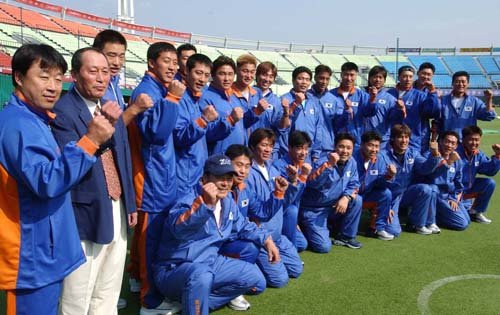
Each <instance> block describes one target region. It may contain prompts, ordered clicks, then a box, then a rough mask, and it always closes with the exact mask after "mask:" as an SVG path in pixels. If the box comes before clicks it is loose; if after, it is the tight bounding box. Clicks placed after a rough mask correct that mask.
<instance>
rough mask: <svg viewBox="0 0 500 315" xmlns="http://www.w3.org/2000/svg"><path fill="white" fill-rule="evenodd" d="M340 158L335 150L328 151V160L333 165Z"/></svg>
mask: <svg viewBox="0 0 500 315" xmlns="http://www.w3.org/2000/svg"><path fill="white" fill-rule="evenodd" d="M339 160H340V156H339V155H338V153H337V152H330V153H329V154H328V162H329V163H330V164H331V165H332V166H335V165H336V164H337V162H338V161H339Z"/></svg>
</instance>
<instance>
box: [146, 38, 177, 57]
mask: <svg viewBox="0 0 500 315" xmlns="http://www.w3.org/2000/svg"><path fill="white" fill-rule="evenodd" d="M164 52H173V53H175V54H176V56H177V50H176V49H175V47H174V45H172V44H170V43H167V42H156V43H154V44H151V46H149V48H148V52H147V58H148V61H149V60H153V61H156V59H158V57H160V55H161V54H162V53H164Z"/></svg>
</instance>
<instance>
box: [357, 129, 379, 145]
mask: <svg viewBox="0 0 500 315" xmlns="http://www.w3.org/2000/svg"><path fill="white" fill-rule="evenodd" d="M373 140H375V141H378V142H382V137H381V136H380V134H379V133H378V132H376V131H375V130H370V131H367V132H365V133H363V135H362V136H361V143H368V142H370V141H373Z"/></svg>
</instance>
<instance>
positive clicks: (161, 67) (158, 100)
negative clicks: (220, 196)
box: [128, 42, 185, 315]
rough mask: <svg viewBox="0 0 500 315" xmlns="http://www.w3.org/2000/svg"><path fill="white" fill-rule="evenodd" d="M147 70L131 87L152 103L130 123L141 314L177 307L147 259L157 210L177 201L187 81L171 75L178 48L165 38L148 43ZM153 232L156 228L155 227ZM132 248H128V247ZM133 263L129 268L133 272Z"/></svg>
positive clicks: (152, 245)
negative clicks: (177, 132) (178, 126)
mask: <svg viewBox="0 0 500 315" xmlns="http://www.w3.org/2000/svg"><path fill="white" fill-rule="evenodd" d="M147 58H148V69H149V70H148V71H147V72H146V74H145V75H144V77H143V78H142V81H141V83H140V84H139V85H138V86H137V87H136V88H135V90H134V91H133V92H132V96H131V100H132V102H134V101H135V100H136V99H137V98H139V97H140V96H141V94H147V95H148V96H149V97H150V98H151V99H152V101H153V107H151V108H150V109H148V110H147V111H145V112H143V113H141V114H139V115H138V116H137V117H136V118H135V119H134V121H133V122H131V123H130V124H129V126H128V129H129V142H130V151H131V154H132V169H133V171H132V172H133V176H134V186H135V191H136V205H137V209H139V210H138V223H137V226H136V228H135V229H134V241H133V244H137V248H135V249H134V251H133V252H134V253H136V255H134V256H135V257H133V258H134V261H137V262H138V266H136V267H135V268H136V269H137V271H135V272H134V273H136V274H139V278H140V279H139V280H140V281H141V283H142V287H141V304H142V308H141V314H143V315H146V314H156V312H161V311H165V312H166V311H167V310H172V309H173V310H176V309H178V308H177V307H175V305H168V304H167V303H165V302H162V300H163V299H162V297H161V295H160V294H158V292H156V290H155V287H154V285H153V282H152V278H151V269H150V267H151V260H152V258H153V253H154V252H155V251H156V247H157V245H158V241H159V240H158V235H157V234H158V233H159V232H158V231H156V230H158V229H160V228H161V226H160V224H161V221H160V220H159V219H158V214H159V213H161V212H163V211H168V210H169V209H170V208H171V207H172V206H173V205H174V204H175V201H176V200H177V176H176V163H175V148H174V141H173V131H174V128H175V123H176V120H177V116H178V112H179V109H178V103H179V100H180V99H181V97H182V95H183V94H184V91H185V86H184V85H183V84H182V83H181V82H179V81H177V80H174V79H173V78H174V75H175V73H176V71H177V52H176V50H175V47H174V46H173V45H172V44H170V43H166V42H157V43H154V44H152V45H151V46H149V48H148V52H147ZM154 231H156V232H154ZM131 251H132V250H131ZM133 268H134V267H130V269H131V270H132V271H134V269H133Z"/></svg>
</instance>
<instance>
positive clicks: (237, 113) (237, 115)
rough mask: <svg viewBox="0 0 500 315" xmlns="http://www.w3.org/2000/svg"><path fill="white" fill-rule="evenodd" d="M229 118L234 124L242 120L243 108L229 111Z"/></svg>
mask: <svg viewBox="0 0 500 315" xmlns="http://www.w3.org/2000/svg"><path fill="white" fill-rule="evenodd" d="M230 115H231V118H232V119H233V121H234V123H237V122H238V121H240V120H241V119H242V118H243V108H241V107H235V108H233V110H232V111H231V114H230Z"/></svg>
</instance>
